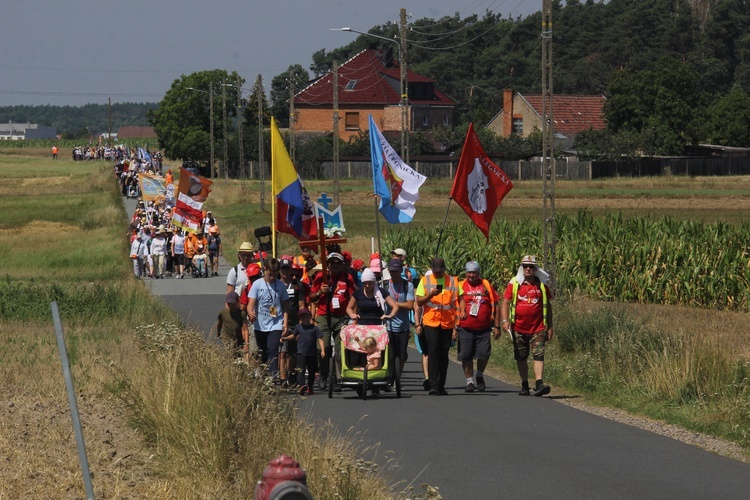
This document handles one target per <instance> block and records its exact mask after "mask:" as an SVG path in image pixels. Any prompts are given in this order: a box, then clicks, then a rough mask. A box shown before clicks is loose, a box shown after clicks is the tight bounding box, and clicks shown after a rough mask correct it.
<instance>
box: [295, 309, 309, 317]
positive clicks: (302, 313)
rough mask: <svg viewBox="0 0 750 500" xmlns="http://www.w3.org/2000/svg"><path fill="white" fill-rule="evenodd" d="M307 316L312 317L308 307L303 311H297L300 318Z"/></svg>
mask: <svg viewBox="0 0 750 500" xmlns="http://www.w3.org/2000/svg"><path fill="white" fill-rule="evenodd" d="M305 314H306V315H308V316H312V313H310V309H308V308H306V307H303V308H302V309H300V310H299V311H297V316H299V317H300V318H301V317H302V316H304V315H305Z"/></svg>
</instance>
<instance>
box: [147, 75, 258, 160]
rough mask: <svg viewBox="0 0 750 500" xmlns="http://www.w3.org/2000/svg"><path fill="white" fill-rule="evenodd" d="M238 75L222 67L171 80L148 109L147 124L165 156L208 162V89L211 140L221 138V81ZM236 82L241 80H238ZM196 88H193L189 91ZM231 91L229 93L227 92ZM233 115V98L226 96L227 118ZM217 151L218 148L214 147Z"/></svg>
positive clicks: (220, 141) (219, 139) (209, 141)
mask: <svg viewBox="0 0 750 500" xmlns="http://www.w3.org/2000/svg"><path fill="white" fill-rule="evenodd" d="M237 78H238V75H237V73H236V72H233V73H231V74H229V73H227V72H226V71H224V70H218V69H215V70H211V71H200V72H197V73H191V74H190V75H187V76H185V75H182V76H181V77H180V78H179V79H177V80H175V81H174V82H172V86H171V87H170V89H169V90H168V91H167V92H166V94H164V99H162V100H161V102H160V103H159V107H158V108H157V109H155V110H151V111H149V112H148V115H147V116H148V120H149V123H151V125H152V126H153V127H154V130H155V131H156V135H157V136H158V137H159V147H160V148H162V149H164V152H165V154H166V156H167V157H169V158H181V159H188V158H189V159H192V160H197V161H200V162H204V163H208V161H209V159H210V156H211V153H210V144H211V116H210V102H209V89H210V88H211V86H213V93H214V114H213V119H214V143H215V144H216V145H219V144H221V143H222V140H223V133H224V132H223V123H224V122H223V119H224V114H223V109H222V92H221V82H222V81H225V82H230V83H234V82H236V81H238V80H237ZM239 81H240V85H242V83H243V82H244V80H242V79H240V80H239ZM191 89H196V90H191ZM231 94H232V93H231V92H230V95H231ZM236 116H237V101H236V98H235V99H231V98H230V97H229V96H228V97H227V120H229V121H231V120H232V118H233V117H236ZM216 150H217V151H219V150H220V148H217V149H216Z"/></svg>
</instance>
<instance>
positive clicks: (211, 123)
mask: <svg viewBox="0 0 750 500" xmlns="http://www.w3.org/2000/svg"><path fill="white" fill-rule="evenodd" d="M208 112H209V113H210V115H211V116H209V117H208V123H209V129H210V134H211V169H210V170H211V178H212V179H213V178H214V177H216V174H215V173H214V167H215V166H216V162H215V160H214V82H209V84H208Z"/></svg>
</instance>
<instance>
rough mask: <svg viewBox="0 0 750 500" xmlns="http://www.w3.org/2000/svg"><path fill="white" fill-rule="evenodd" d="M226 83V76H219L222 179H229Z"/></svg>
mask: <svg viewBox="0 0 750 500" xmlns="http://www.w3.org/2000/svg"><path fill="white" fill-rule="evenodd" d="M226 83H227V82H226V78H225V77H223V76H222V77H221V102H222V105H223V106H224V119H223V120H222V122H223V129H224V134H223V135H224V137H223V139H224V162H223V164H222V166H221V169H222V170H223V171H224V179H229V166H228V165H227V156H228V154H227V152H228V148H227V135H228V133H227V85H226Z"/></svg>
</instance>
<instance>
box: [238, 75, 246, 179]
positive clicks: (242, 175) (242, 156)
mask: <svg viewBox="0 0 750 500" xmlns="http://www.w3.org/2000/svg"><path fill="white" fill-rule="evenodd" d="M236 85H237V142H238V144H239V147H240V182H241V184H242V185H243V186H244V185H245V152H244V150H243V146H244V145H243V143H242V87H241V85H240V75H237V82H236Z"/></svg>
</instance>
